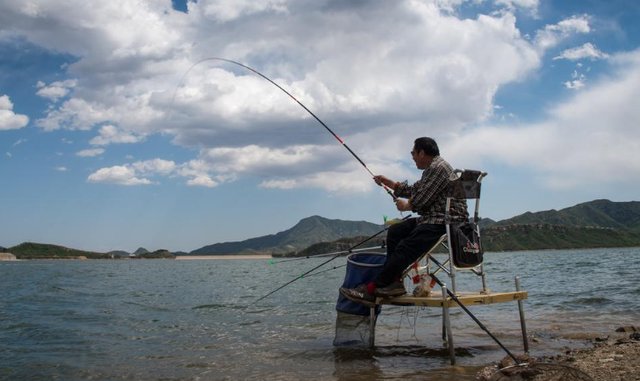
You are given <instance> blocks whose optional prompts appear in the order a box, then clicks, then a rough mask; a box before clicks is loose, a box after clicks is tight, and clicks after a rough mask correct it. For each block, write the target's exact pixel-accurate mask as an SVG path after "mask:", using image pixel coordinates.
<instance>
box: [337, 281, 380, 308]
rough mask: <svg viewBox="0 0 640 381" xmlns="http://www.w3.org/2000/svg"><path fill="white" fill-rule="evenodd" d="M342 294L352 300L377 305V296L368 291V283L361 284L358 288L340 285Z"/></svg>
mask: <svg viewBox="0 0 640 381" xmlns="http://www.w3.org/2000/svg"><path fill="white" fill-rule="evenodd" d="M340 294H341V295H342V296H344V297H345V298H347V299H349V300H351V301H352V302H356V303H360V304H364V305H365V306H367V307H375V306H376V297H375V296H374V295H371V294H370V293H369V292H367V285H366V284H361V285H359V286H358V287H356V288H346V287H340Z"/></svg>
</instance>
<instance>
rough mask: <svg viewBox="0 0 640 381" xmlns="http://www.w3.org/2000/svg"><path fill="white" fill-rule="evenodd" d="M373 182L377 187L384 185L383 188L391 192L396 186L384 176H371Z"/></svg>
mask: <svg viewBox="0 0 640 381" xmlns="http://www.w3.org/2000/svg"><path fill="white" fill-rule="evenodd" d="M373 181H375V182H376V184H378V185H382V184H384V185H385V186H387V187H388V188H391V189H393V190H395V189H396V186H397V183H396V182H395V181H393V180H391V179H388V178H387V177H386V176H383V175H378V176H373Z"/></svg>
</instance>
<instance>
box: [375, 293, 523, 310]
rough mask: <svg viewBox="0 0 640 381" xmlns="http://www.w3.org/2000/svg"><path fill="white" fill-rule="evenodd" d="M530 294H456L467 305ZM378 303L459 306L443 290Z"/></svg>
mask: <svg viewBox="0 0 640 381" xmlns="http://www.w3.org/2000/svg"><path fill="white" fill-rule="evenodd" d="M528 296H529V294H528V292H527V291H511V292H488V293H482V292H475V293H474V292H460V293H458V294H456V297H457V298H458V300H459V301H460V302H461V303H462V304H463V305H465V306H467V307H469V306H476V305H485V304H495V303H506V302H514V301H518V300H525V299H527V298H528ZM377 304H391V305H397V306H419V307H444V306H445V305H446V306H447V307H458V303H457V302H456V301H454V300H453V299H452V298H451V297H449V296H447V297H446V298H443V297H442V292H441V291H434V292H432V293H431V294H430V295H429V296H427V297H416V296H409V295H403V296H398V297H395V298H379V299H378V300H377Z"/></svg>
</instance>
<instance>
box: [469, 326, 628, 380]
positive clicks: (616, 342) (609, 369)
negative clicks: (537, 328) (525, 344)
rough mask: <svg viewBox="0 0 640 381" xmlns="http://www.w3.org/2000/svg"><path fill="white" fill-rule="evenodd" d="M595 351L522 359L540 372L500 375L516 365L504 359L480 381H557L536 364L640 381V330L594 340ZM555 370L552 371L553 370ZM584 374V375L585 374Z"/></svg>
mask: <svg viewBox="0 0 640 381" xmlns="http://www.w3.org/2000/svg"><path fill="white" fill-rule="evenodd" d="M590 341H591V342H592V344H593V346H592V347H591V348H587V349H577V350H569V351H567V352H565V353H562V354H558V355H556V356H552V357H544V358H539V359H522V360H521V361H525V362H527V363H530V364H534V365H533V366H532V367H531V368H532V369H534V370H537V371H533V372H527V371H526V370H524V369H523V370H522V371H513V372H509V371H507V372H502V373H496V372H498V369H499V368H502V367H504V366H507V365H511V364H512V360H511V359H510V358H508V357H507V358H505V359H503V360H502V361H501V362H500V364H492V365H490V366H487V367H485V368H483V369H482V370H480V372H478V374H477V376H476V379H477V380H481V381H489V380H500V381H512V380H533V381H536V380H556V379H558V378H553V377H552V375H551V374H550V371H549V372H545V371H544V367H543V366H538V367H537V366H535V364H536V363H551V364H559V365H560V366H561V367H562V366H564V367H567V366H568V367H571V368H575V369H577V370H578V372H576V373H577V374H578V375H583V376H584V375H585V374H586V375H588V377H591V378H590V379H591V380H594V381H618V380H619V381H623V380H624V381H633V380H636V381H640V361H639V360H638V359H640V328H637V327H633V326H629V327H620V328H618V329H617V330H616V332H612V334H611V335H609V336H607V337H598V338H595V339H592V340H590ZM510 363H511V364H510ZM549 369H551V367H549ZM582 372H583V373H582ZM588 377H586V378H579V376H576V378H563V379H567V380H569V379H575V380H588V379H589V378H588Z"/></svg>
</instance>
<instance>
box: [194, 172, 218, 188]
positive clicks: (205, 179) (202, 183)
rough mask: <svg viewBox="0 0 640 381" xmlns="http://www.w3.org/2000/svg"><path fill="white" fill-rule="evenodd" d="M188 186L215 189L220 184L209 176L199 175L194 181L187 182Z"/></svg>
mask: <svg viewBox="0 0 640 381" xmlns="http://www.w3.org/2000/svg"><path fill="white" fill-rule="evenodd" d="M187 185H189V186H198V187H207V188H214V187H216V186H218V183H217V182H215V181H213V180H212V179H211V177H209V176H207V175H198V176H196V177H194V178H192V179H189V180H188V181H187Z"/></svg>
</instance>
